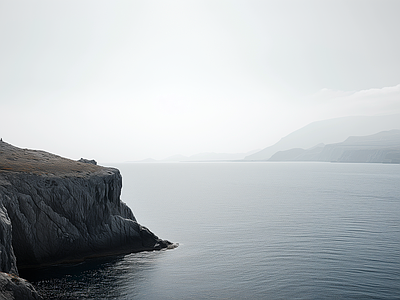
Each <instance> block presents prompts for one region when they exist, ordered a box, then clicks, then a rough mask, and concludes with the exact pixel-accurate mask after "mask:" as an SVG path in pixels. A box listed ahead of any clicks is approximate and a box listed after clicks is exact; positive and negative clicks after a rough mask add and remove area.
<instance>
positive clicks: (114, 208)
mask: <svg viewBox="0 0 400 300" xmlns="http://www.w3.org/2000/svg"><path fill="white" fill-rule="evenodd" d="M121 188H122V177H121V174H120V172H119V171H118V170H117V169H114V168H106V167H101V166H98V165H96V164H93V163H86V161H82V160H81V161H73V160H69V159H66V158H62V157H60V156H57V155H54V154H50V153H47V152H44V151H37V150H28V149H20V148H17V147H14V146H12V145H9V144H7V143H5V142H0V267H1V269H0V271H3V272H7V273H14V274H18V270H17V267H18V268H23V267H34V266H38V265H46V264H55V263H60V262H70V261H77V260H78V261H79V260H84V259H85V258H90V257H97V256H106V255H115V254H124V253H131V252H138V251H144V250H160V249H167V248H173V247H174V244H172V243H171V242H169V241H165V240H161V239H159V238H158V237H157V236H156V235H154V234H153V233H152V232H151V231H150V230H148V229H147V228H146V227H143V226H141V225H140V224H138V223H137V222H136V219H135V217H134V215H133V213H132V211H131V210H130V209H129V207H128V206H127V205H126V204H125V203H123V202H122V201H121V200H120V194H121Z"/></svg>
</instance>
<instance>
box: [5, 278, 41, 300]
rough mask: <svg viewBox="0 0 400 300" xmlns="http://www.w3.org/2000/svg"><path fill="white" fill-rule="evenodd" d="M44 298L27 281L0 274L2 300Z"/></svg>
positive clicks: (37, 299) (39, 299) (35, 299)
mask: <svg viewBox="0 0 400 300" xmlns="http://www.w3.org/2000/svg"><path fill="white" fill-rule="evenodd" d="M41 299H43V298H42V297H40V296H39V294H38V293H37V292H36V290H35V288H34V287H33V286H32V284H30V283H29V282H28V281H26V280H25V279H22V278H20V277H18V276H15V275H11V274H8V273H2V272H0V300H41Z"/></svg>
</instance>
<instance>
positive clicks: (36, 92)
mask: <svg viewBox="0 0 400 300" xmlns="http://www.w3.org/2000/svg"><path fill="white" fill-rule="evenodd" d="M399 12H400V1H383V0H379V1H367V0H359V1H351V0H346V1H338V0H334V1H323V0H318V1H301V0H296V1H252V0H246V1H234V0H227V1H220V0H212V1H190V0H183V1H151V0H150V1H148V0H141V1H132V0H130V1H117V0H112V1H111V0H110V1H99V0H95V1H86V0H79V1H72V0H68V1H61V0H60V1H54V0H49V1H30V0H29V1H18V0H13V1H6V0H0V28H1V30H0V42H1V44H0V137H2V138H3V139H4V140H5V141H7V142H9V143H12V144H14V145H16V146H19V147H23V148H33V149H43V150H46V151H50V152H53V153H56V154H59V155H62V156H66V157H69V158H73V159H79V158H80V157H86V158H90V159H91V158H94V159H97V160H98V161H100V162H120V161H130V160H140V159H144V158H147V157H153V158H156V159H162V158H165V157H167V156H170V155H173V154H183V155H192V154H195V153H199V152H231V153H232V152H247V151H251V150H254V149H259V148H265V147H267V146H269V145H271V144H273V143H275V142H276V141H278V140H279V139H280V138H281V137H282V136H284V135H286V134H288V133H290V132H292V131H294V130H296V129H298V128H300V127H302V126H304V125H306V124H308V123H310V122H312V121H316V120H322V119H326V118H332V117H339V116H348V115H375V114H387V113H399V112H400V18H399Z"/></svg>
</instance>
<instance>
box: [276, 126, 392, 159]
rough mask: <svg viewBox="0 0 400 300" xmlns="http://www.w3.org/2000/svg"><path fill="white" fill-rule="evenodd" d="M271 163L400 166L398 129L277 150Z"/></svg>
mask: <svg viewBox="0 0 400 300" xmlns="http://www.w3.org/2000/svg"><path fill="white" fill-rule="evenodd" d="M269 160H270V161H328V162H365V163H400V130H390V131H382V132H379V133H376V134H372V135H367V136H351V137H349V138H347V139H346V140H345V141H344V142H341V143H335V144H328V145H324V146H322V145H319V146H317V147H313V148H310V149H301V148H293V149H289V150H285V151H279V152H277V153H275V154H274V155H272V157H271V158H270V159H269Z"/></svg>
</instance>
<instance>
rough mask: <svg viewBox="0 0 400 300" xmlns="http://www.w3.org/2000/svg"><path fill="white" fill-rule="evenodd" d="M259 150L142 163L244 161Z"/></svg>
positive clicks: (152, 160)
mask: <svg viewBox="0 0 400 300" xmlns="http://www.w3.org/2000/svg"><path fill="white" fill-rule="evenodd" d="M258 151H259V149H257V150H253V151H250V152H245V153H216V152H202V153H197V154H193V155H190V156H185V155H182V154H175V155H172V156H169V157H167V158H164V159H162V160H156V159H152V158H147V159H144V160H141V161H140V162H201V161H203V162H207V161H235V160H243V159H244V158H245V157H246V156H248V155H251V154H253V153H255V152H258Z"/></svg>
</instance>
